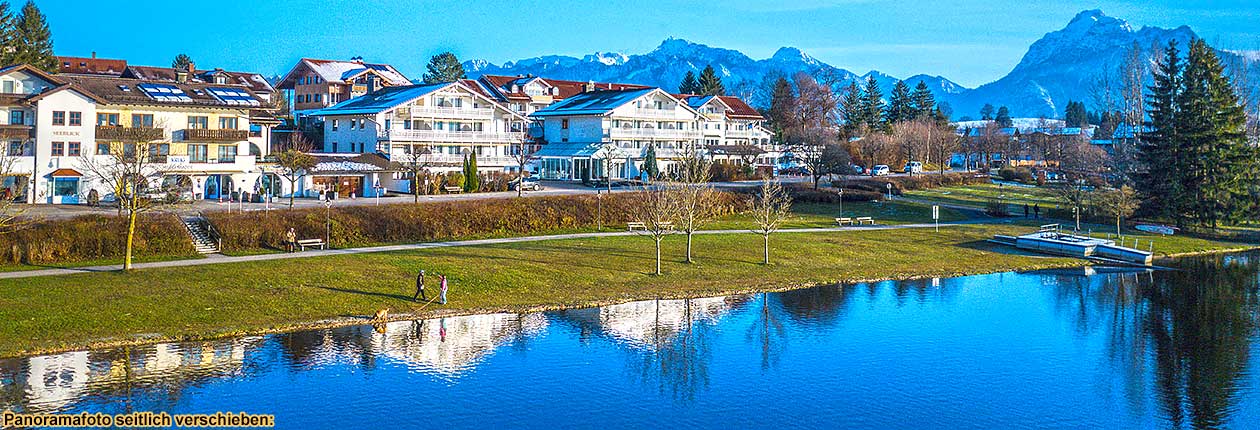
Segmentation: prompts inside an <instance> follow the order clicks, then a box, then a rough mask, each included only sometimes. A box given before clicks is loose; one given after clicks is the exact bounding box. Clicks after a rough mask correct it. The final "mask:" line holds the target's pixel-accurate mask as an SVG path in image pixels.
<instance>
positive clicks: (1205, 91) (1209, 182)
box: [1176, 39, 1256, 227]
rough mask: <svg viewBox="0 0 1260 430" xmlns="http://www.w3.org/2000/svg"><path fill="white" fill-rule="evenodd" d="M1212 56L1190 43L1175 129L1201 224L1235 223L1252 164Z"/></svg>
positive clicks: (1234, 100) (1241, 119)
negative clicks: (1187, 164) (1186, 164)
mask: <svg viewBox="0 0 1260 430" xmlns="http://www.w3.org/2000/svg"><path fill="white" fill-rule="evenodd" d="M1225 73H1226V72H1225V67H1224V66H1223V65H1222V64H1221V61H1220V58H1218V57H1217V56H1216V52H1215V51H1214V50H1213V49H1212V48H1211V47H1210V46H1208V44H1207V43H1206V42H1204V41H1203V40H1202V39H1196V40H1194V41H1193V42H1191V44H1190V49H1189V50H1188V52H1187V54H1186V65H1185V68H1184V69H1183V70H1182V79H1181V93H1180V94H1178V95H1177V98H1176V111H1177V113H1178V115H1177V117H1176V124H1177V126H1176V128H1177V136H1178V139H1177V140H1178V141H1179V142H1180V145H1179V146H1180V147H1181V148H1182V152H1181V156H1182V157H1184V158H1186V159H1187V160H1186V163H1189V164H1190V166H1188V167H1189V168H1188V169H1187V170H1186V171H1185V172H1184V176H1183V180H1182V183H1183V187H1184V188H1185V191H1187V196H1186V197H1187V198H1189V202H1190V209H1191V212H1192V213H1193V215H1194V217H1195V219H1196V221H1198V223H1199V224H1200V225H1205V226H1212V227H1216V226H1217V225H1218V224H1219V223H1220V222H1221V221H1227V222H1233V221H1238V220H1239V219H1240V214H1241V213H1244V212H1245V211H1246V209H1247V206H1249V202H1248V201H1247V197H1248V196H1249V194H1250V189H1249V186H1250V185H1251V184H1250V183H1249V181H1247V179H1249V178H1250V176H1251V173H1252V171H1253V170H1254V169H1253V168H1254V165H1255V162H1256V161H1255V152H1254V148H1252V147H1251V146H1250V145H1248V144H1247V139H1246V134H1245V130H1244V127H1245V125H1246V120H1247V118H1246V113H1245V112H1244V110H1243V107H1242V105H1241V103H1240V102H1239V100H1238V96H1237V94H1235V93H1234V89H1233V85H1232V84H1231V83H1230V81H1229V78H1228V77H1227V76H1226V74H1225Z"/></svg>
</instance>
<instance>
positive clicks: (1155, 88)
mask: <svg viewBox="0 0 1260 430" xmlns="http://www.w3.org/2000/svg"><path fill="white" fill-rule="evenodd" d="M1152 75H1153V79H1152V84H1151V86H1150V87H1149V88H1148V89H1147V95H1146V100H1145V103H1146V113H1147V117H1148V118H1150V120H1149V121H1148V122H1147V123H1146V127H1147V128H1148V129H1149V131H1148V132H1145V133H1143V134H1142V140H1141V143H1140V146H1139V148H1138V149H1139V151H1138V162H1139V164H1140V166H1141V167H1140V168H1139V169H1138V174H1137V186H1138V190H1139V191H1140V192H1141V193H1142V194H1144V195H1146V196H1147V198H1148V200H1147V203H1148V205H1149V207H1151V208H1153V211H1152V212H1154V213H1156V214H1158V215H1160V216H1161V217H1163V218H1164V219H1170V220H1174V221H1175V222H1176V223H1177V225H1178V226H1183V225H1184V218H1183V216H1182V211H1181V208H1180V207H1179V206H1180V204H1181V202H1182V201H1184V198H1183V196H1182V194H1183V190H1182V187H1181V184H1180V181H1179V180H1177V179H1176V176H1177V175H1179V174H1180V173H1181V172H1182V171H1183V170H1184V169H1183V167H1182V166H1181V165H1179V162H1180V161H1181V160H1182V158H1181V157H1180V154H1179V148H1178V140H1179V139H1178V137H1177V127H1176V125H1177V111H1176V108H1177V104H1176V101H1177V94H1178V91H1179V89H1180V87H1181V54H1180V52H1179V49H1178V48H1177V41H1176V40H1172V41H1169V42H1168V47H1166V48H1164V55H1163V58H1161V59H1160V60H1159V61H1158V62H1157V64H1156V65H1155V68H1154V70H1153V71H1152Z"/></svg>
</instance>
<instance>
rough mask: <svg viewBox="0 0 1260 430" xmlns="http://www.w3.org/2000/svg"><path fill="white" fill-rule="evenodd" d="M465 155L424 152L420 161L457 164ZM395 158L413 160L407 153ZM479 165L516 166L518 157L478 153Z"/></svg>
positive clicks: (405, 161) (433, 163) (407, 161)
mask: <svg viewBox="0 0 1260 430" xmlns="http://www.w3.org/2000/svg"><path fill="white" fill-rule="evenodd" d="M464 157H467V156H466V155H464V154H445V153H433V154H424V155H422V156H421V157H420V162H421V163H426V164H431V165H448V166H457V165H461V164H463V163H464ZM393 158H394V161H396V162H399V163H403V164H406V163H409V162H410V161H411V156H410V155H406V154H402V155H397V154H396V155H395V156H394V157H393ZM477 165H478V166H490V167H502V166H515V165H517V163H516V159H515V158H512V157H503V156H498V157H496V156H489V155H478V156H477Z"/></svg>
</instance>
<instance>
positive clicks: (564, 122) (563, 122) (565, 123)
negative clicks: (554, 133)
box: [560, 119, 569, 130]
mask: <svg viewBox="0 0 1260 430" xmlns="http://www.w3.org/2000/svg"><path fill="white" fill-rule="evenodd" d="M560 128H561V129H563V130H568V129H569V120H567V119H562V120H560Z"/></svg>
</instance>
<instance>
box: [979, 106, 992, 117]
mask: <svg viewBox="0 0 1260 430" xmlns="http://www.w3.org/2000/svg"><path fill="white" fill-rule="evenodd" d="M980 119H982V120H985V121H992V120H993V105H991V104H988V103H985V104H984V107H982V108H980Z"/></svg>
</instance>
